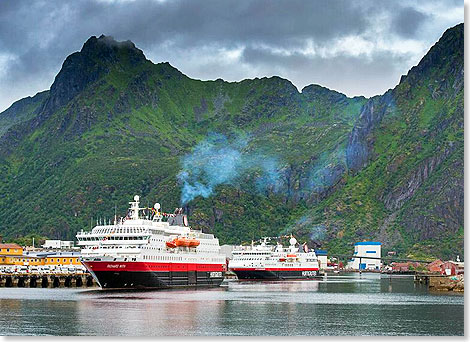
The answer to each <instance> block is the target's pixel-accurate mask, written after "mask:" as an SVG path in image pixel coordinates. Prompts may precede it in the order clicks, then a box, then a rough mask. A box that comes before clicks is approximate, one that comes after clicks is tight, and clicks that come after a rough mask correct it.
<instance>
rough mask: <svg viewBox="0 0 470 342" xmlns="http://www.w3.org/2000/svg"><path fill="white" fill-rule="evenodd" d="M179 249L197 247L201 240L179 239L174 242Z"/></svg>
mask: <svg viewBox="0 0 470 342" xmlns="http://www.w3.org/2000/svg"><path fill="white" fill-rule="evenodd" d="M173 241H174V243H175V245H176V246H177V247H197V246H199V244H200V243H201V242H200V241H199V240H196V239H190V238H187V237H179V238H176V239H174V240H173Z"/></svg>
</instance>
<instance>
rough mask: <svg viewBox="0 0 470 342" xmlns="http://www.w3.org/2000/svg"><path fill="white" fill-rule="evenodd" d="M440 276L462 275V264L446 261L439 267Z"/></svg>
mask: <svg viewBox="0 0 470 342" xmlns="http://www.w3.org/2000/svg"><path fill="white" fill-rule="evenodd" d="M441 274H444V275H457V274H464V263H463V262H456V261H446V262H444V263H442V265H441Z"/></svg>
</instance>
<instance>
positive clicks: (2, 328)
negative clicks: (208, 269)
mask: <svg viewBox="0 0 470 342" xmlns="http://www.w3.org/2000/svg"><path fill="white" fill-rule="evenodd" d="M0 334H1V335H127V336H140V335H143V336H149V335H463V334H464V296H463V295H461V294H449V293H445V294H442V293H432V292H429V291H428V290H427V288H426V287H425V286H424V285H420V284H414V283H413V278H412V277H394V278H392V279H391V280H390V279H389V277H388V276H382V277H381V276H380V275H379V274H362V275H359V274H357V273H355V274H345V275H335V276H328V278H327V279H326V280H318V281H313V280H310V281H290V282H270V283H266V282H237V281H229V282H227V283H225V284H224V286H222V287H220V288H211V289H197V290H194V289H187V290H160V291H138V292H133V291H128V292H112V291H102V290H90V289H28V288H1V289H0Z"/></svg>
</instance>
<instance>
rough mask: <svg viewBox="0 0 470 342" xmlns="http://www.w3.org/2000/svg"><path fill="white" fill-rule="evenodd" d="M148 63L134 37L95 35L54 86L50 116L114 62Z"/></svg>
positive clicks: (64, 66)
mask: <svg viewBox="0 0 470 342" xmlns="http://www.w3.org/2000/svg"><path fill="white" fill-rule="evenodd" d="M145 62H147V59H146V58H145V56H144V53H143V52H142V50H140V49H138V48H136V46H135V45H134V43H132V42H131V41H130V40H127V41H123V42H118V41H116V40H114V38H113V37H111V36H105V35H101V36H100V37H99V38H96V36H91V37H90V38H89V39H88V40H87V41H86V42H85V44H83V47H82V49H81V50H80V51H79V52H75V53H72V54H71V55H69V56H68V57H67V58H66V59H65V61H64V63H63V64H62V68H61V70H60V72H59V73H58V74H57V76H56V78H55V80H54V83H53V84H52V86H51V95H50V99H49V101H48V102H47V103H46V105H45V113H46V115H47V114H49V113H52V112H53V111H55V110H56V109H58V108H59V107H61V106H63V105H65V104H66V103H68V102H69V101H70V100H71V99H72V98H73V97H75V96H76V95H77V94H78V93H79V92H81V91H82V90H83V89H85V88H86V87H87V86H88V85H89V84H90V83H93V82H95V81H96V80H98V79H99V78H100V77H102V76H103V75H105V74H107V73H108V72H109V71H110V69H111V68H112V66H113V65H116V64H123V65H126V66H127V67H130V68H132V67H134V66H136V65H140V64H141V63H145Z"/></svg>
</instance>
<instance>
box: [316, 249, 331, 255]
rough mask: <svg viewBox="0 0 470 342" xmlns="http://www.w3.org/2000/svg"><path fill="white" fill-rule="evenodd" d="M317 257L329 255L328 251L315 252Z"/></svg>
mask: <svg viewBox="0 0 470 342" xmlns="http://www.w3.org/2000/svg"><path fill="white" fill-rule="evenodd" d="M315 254H316V255H328V251H327V250H325V249H317V250H315Z"/></svg>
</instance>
